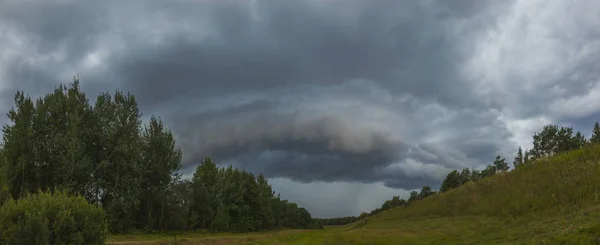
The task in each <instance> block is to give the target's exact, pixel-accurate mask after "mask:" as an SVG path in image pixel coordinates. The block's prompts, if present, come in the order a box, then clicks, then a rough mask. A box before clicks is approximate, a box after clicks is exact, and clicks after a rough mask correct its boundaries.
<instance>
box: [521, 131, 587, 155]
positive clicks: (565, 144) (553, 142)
mask: <svg viewBox="0 0 600 245" xmlns="http://www.w3.org/2000/svg"><path fill="white" fill-rule="evenodd" d="M592 137H594V136H592ZM586 143H587V140H586V139H585V137H584V136H583V135H582V134H581V133H580V132H577V133H576V134H575V135H573V128H571V127H558V126H557V125H546V126H544V127H543V129H542V131H541V132H539V133H535V134H534V135H533V149H531V152H530V153H531V156H532V157H533V160H535V159H540V158H545V157H549V156H553V155H555V154H558V153H561V152H566V151H571V150H575V149H579V148H581V147H582V146H584V145H585V144H586Z"/></svg>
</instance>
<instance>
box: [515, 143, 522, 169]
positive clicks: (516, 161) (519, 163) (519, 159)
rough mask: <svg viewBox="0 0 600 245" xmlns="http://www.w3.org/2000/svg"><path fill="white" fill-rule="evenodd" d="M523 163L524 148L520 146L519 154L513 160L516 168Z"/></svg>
mask: <svg viewBox="0 0 600 245" xmlns="http://www.w3.org/2000/svg"><path fill="white" fill-rule="evenodd" d="M523 163H524V159H523V150H522V149H521V147H520V146H519V150H518V151H517V155H516V156H515V160H514V161H513V166H514V167H515V168H518V167H519V166H521V165H523Z"/></svg>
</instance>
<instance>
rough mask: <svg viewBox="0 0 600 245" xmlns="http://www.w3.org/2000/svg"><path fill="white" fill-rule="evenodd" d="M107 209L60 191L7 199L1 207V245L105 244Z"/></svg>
mask: <svg viewBox="0 0 600 245" xmlns="http://www.w3.org/2000/svg"><path fill="white" fill-rule="evenodd" d="M106 236H107V222H106V218H105V213H104V210H102V209H101V208H99V207H96V206H94V205H91V204H89V203H88V202H87V201H86V200H85V199H84V198H83V197H72V196H68V195H67V194H65V193H62V192H57V193H54V194H50V193H39V194H34V195H29V196H27V197H25V198H21V199H19V200H16V201H15V200H12V199H10V200H8V201H7V202H6V203H5V204H4V205H3V206H2V207H0V244H48V245H49V244H104V242H105V240H106Z"/></svg>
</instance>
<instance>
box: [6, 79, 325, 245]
mask: <svg viewBox="0 0 600 245" xmlns="http://www.w3.org/2000/svg"><path fill="white" fill-rule="evenodd" d="M14 103H15V104H14V107H13V108H12V109H11V110H10V111H9V112H8V118H9V120H10V123H9V124H7V125H4V127H3V128H2V133H3V135H2V136H3V142H2V145H1V146H0V204H1V203H10V205H9V206H10V207H5V208H4V209H0V221H1V220H2V219H3V220H5V221H7V220H13V221H14V220H16V219H21V218H23V217H24V216H23V215H25V213H27V212H29V211H26V210H28V209H31V207H32V206H27V205H37V204H34V203H37V202H38V201H39V200H46V199H51V198H53V197H52V196H48V195H41V196H35V197H32V199H27V200H24V201H22V202H17V201H14V200H19V199H23V198H26V197H29V196H30V195H31V194H32V193H39V192H44V193H47V192H60V193H66V194H68V195H69V196H80V197H83V198H84V199H85V200H86V201H87V202H88V203H89V204H91V205H93V206H96V207H100V208H101V209H102V210H104V212H105V213H106V218H105V219H106V220H107V228H108V230H109V231H111V232H113V233H123V232H130V231H134V230H138V231H155V230H188V229H206V230H212V231H233V232H249V231H258V230H268V229H276V228H317V227H318V226H319V225H318V224H316V223H314V221H313V219H312V217H311V214H310V213H309V212H308V211H307V210H306V209H304V208H302V207H299V206H298V205H297V204H295V203H293V202H289V201H287V200H282V199H281V198H280V197H279V195H275V193H274V192H273V190H272V189H271V186H270V185H269V183H268V182H267V179H266V178H265V177H264V176H262V175H258V176H255V175H253V174H251V173H248V172H245V171H241V170H238V169H234V168H232V167H228V168H222V167H218V166H217V165H216V164H215V163H214V162H213V161H212V160H211V159H208V158H207V159H205V160H204V161H203V162H202V163H200V164H199V165H198V167H197V169H196V171H195V173H194V176H193V178H192V179H190V180H186V179H183V178H182V177H181V174H180V173H179V170H180V168H181V154H182V153H181V150H180V149H178V148H177V147H176V144H175V140H174V138H173V135H172V133H171V131H170V130H169V129H167V128H166V127H165V126H164V125H163V123H162V122H161V119H160V118H159V117H155V116H152V117H151V118H150V120H149V122H148V123H147V124H146V125H142V120H141V116H142V114H141V113H140V110H139V108H138V104H137V102H136V99H135V97H134V95H132V94H129V93H123V92H121V91H116V92H115V93H114V94H113V95H111V94H109V93H102V94H100V95H98V96H97V98H96V101H95V104H93V105H91V104H90V102H89V99H88V97H87V96H86V94H85V93H83V92H82V91H81V90H80V83H79V80H78V79H77V78H75V79H74V81H73V83H71V84H69V85H68V86H64V85H59V86H58V87H56V88H55V89H54V91H53V92H52V93H49V94H47V95H45V96H44V97H41V98H37V99H32V98H30V97H29V96H28V95H26V94H25V93H24V92H21V91H19V92H17V93H16V95H15V97H14ZM61 195H62V194H61ZM61 198H62V199H61ZM8 200H11V201H8ZM29 200H38V201H29ZM52 200H54V201H48V205H50V206H52V205H59V206H60V205H64V203H65V202H68V203H78V201H69V200H70V199H68V198H67V199H65V198H64V196H60V195H59V196H58V197H57V199H56V198H55V199H52ZM51 203H54V204H51ZM60 203H63V204H60ZM69 205H70V204H69ZM73 205H74V204H73ZM78 205H79V204H77V205H75V206H73V208H74V209H73V210H84V211H81V212H88V211H89V210H88V208H83V209H81V208H77V207H81V205H79V206H78ZM5 206H6V205H5ZM21 206H23V207H24V208H21ZM50 206H48V207H50ZM43 208H45V207H38V209H43ZM24 210H25V211H24ZM44 210H45V209H44ZM85 210H88V211H85ZM90 210H91V209H90ZM44 212H45V211H44ZM73 212H75V211H73ZM90 212H91V211H90ZM94 212H95V211H94ZM95 214H96V213H95ZM40 215H46V216H44V217H46V218H44V217H42V218H40V220H38V221H39V223H35V222H34V221H32V220H35V219H33V218H31V219H28V218H25V219H24V221H23V222H25V223H23V224H22V225H21V226H19V227H20V228H18V229H20V230H19V232H21V233H18V232H17V233H18V234H17V233H15V231H16V230H15V229H17V228H15V227H12V226H10V225H12V224H8V223H11V222H10V221H7V222H5V223H3V224H0V236H2V234H3V233H2V232H7V233H5V237H7V236H8V235H6V234H9V233H10V234H13V235H14V236H13V238H14V239H20V238H18V237H23V236H26V235H23V234H34V233H35V234H37V233H39V231H41V230H38V232H35V229H38V228H39V227H45V225H43V224H46V223H44V222H50V223H52V222H59V221H58V220H62V221H60V222H63V221H64V222H67V221H68V222H67V223H65V224H71V223H73V222H75V223H76V221H77V220H78V219H79V218H77V217H79V216H76V215H74V214H69V213H59V214H57V213H55V212H54V211H52V210H50V209H49V211H48V212H47V213H44V214H40ZM48 215H50V216H52V218H51V219H50V221H43V220H44V219H46V220H48V219H49V218H48V217H49V216H48ZM61 215H66V216H64V217H63V216H61ZM82 215H83V214H82ZM27 217H29V216H27ZM61 217H62V218H61ZM69 217H70V218H69ZM94 217H101V216H94ZM36 219H37V218H36ZM65 220H66V221H65ZM69 220H72V221H69ZM38 221H36V222H38ZM29 222H34V223H29ZM77 222H80V221H77ZM81 222H82V221H81ZM3 225H4V226H3ZM36 225H39V226H36ZM49 226H51V228H50V229H58V228H57V227H58V226H53V225H49ZM28 227H29V228H28ZM32 227H38V228H35V229H34V228H32ZM52 227H53V228H52ZM73 227H75V226H73ZM32 229H33V230H32ZM39 229H41V228H39ZM44 229H45V228H44ZM74 229H75V228H74ZM77 229H82V228H81V227H79V228H77ZM98 229H100V230H99V231H98V232H100V233H102V231H101V230H102V228H101V227H100V228H98ZM11 232H12V233H11ZM27 232H31V233H27ZM100 233H98V234H100ZM49 234H50V235H49V236H50V238H52V239H58V238H56V237H54V238H53V236H56V234H57V233H56V232H55V231H53V230H50V233H49ZM85 236H87V235H85V234H84V235H82V237H85ZM50 238H49V239H50ZM44 239H46V238H44ZM52 239H50V240H52ZM65 239H66V238H65ZM68 239H71V240H68ZM68 239H67V240H63V241H80V242H81V241H84V240H85V239H84V238H81V239H84V240H76V239H75V238H68ZM73 239H75V240H73ZM11 241H12V240H11ZM14 241H17V240H14ZM90 241H91V240H90ZM1 243H2V238H0V244H1Z"/></svg>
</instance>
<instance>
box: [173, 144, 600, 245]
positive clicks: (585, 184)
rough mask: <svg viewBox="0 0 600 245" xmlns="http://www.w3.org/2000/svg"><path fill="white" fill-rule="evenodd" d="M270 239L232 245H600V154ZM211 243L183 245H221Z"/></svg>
mask: <svg viewBox="0 0 600 245" xmlns="http://www.w3.org/2000/svg"><path fill="white" fill-rule="evenodd" d="M264 234H266V235H262V236H257V237H253V238H251V239H250V238H249V239H245V238H244V239H239V240H235V241H230V242H227V244H600V146H590V147H586V148H584V149H581V150H578V151H573V152H569V153H565V154H561V155H558V156H555V157H552V158H549V159H545V160H541V161H539V162H537V163H536V164H533V165H531V166H527V167H524V168H520V169H518V170H515V171H511V172H510V173H507V174H502V175H498V176H495V177H492V178H488V179H484V180H481V181H479V182H477V183H468V184H466V185H465V186H462V187H460V188H457V189H455V190H451V191H448V192H446V193H441V194H437V195H434V196H432V197H429V198H427V199H425V200H422V201H418V202H416V203H414V204H412V205H410V206H407V207H399V208H395V209H392V210H387V211H384V212H382V213H379V214H377V215H375V216H373V217H370V218H369V220H368V221H367V222H365V221H358V222H356V223H354V224H350V225H347V226H344V227H337V228H327V229H325V230H319V231H306V232H296V233H264ZM222 239H227V237H222ZM212 242H213V243H206V240H202V238H198V239H192V240H188V241H187V242H185V243H183V244H219V243H216V242H217V240H212Z"/></svg>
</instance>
